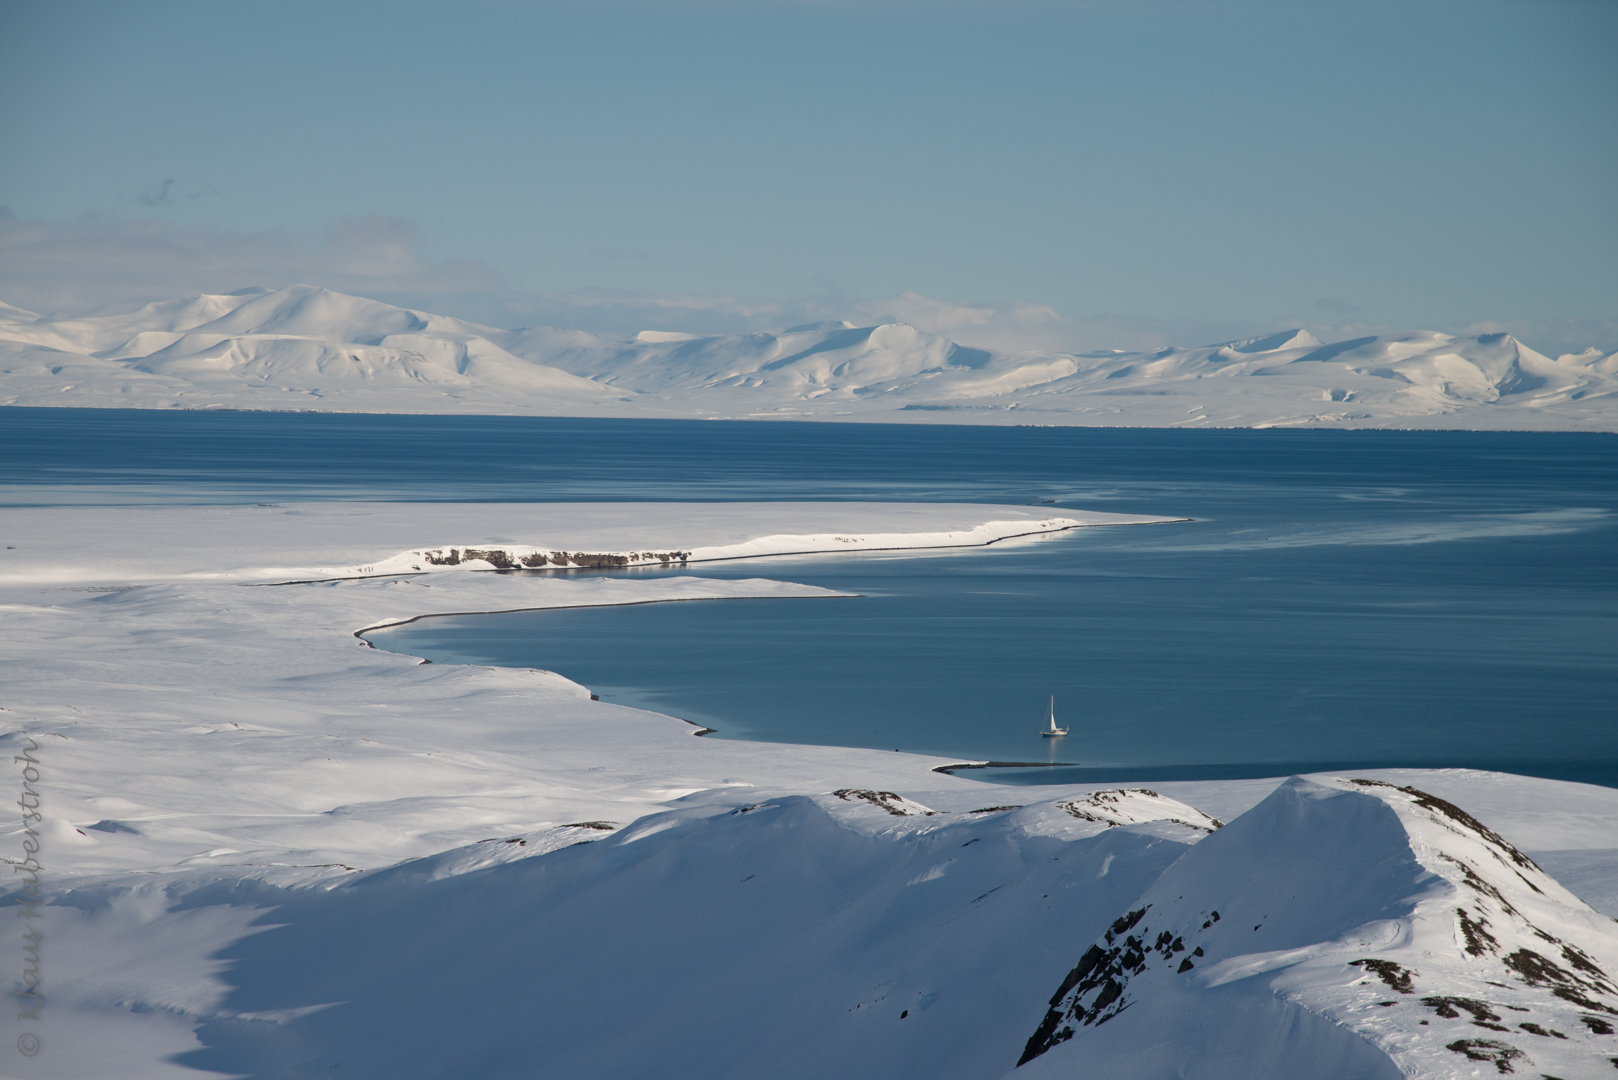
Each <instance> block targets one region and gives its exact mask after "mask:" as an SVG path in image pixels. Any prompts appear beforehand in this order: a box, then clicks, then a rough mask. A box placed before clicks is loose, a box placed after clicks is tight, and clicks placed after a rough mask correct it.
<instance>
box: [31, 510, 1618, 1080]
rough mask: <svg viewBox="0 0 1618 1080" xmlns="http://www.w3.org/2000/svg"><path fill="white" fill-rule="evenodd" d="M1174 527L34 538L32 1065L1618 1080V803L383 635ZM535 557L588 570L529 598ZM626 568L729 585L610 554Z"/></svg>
mask: <svg viewBox="0 0 1618 1080" xmlns="http://www.w3.org/2000/svg"><path fill="white" fill-rule="evenodd" d="M1168 520H1172V519H1168V518H1144V517H1135V518H1125V517H1121V516H1118V515H1101V514H1085V513H1080V512H1075V511H1070V510H1063V511H1062V512H1061V513H1060V515H1056V514H1053V513H1050V512H1049V511H1048V509H1047V508H1041V507H1026V506H1024V507H1014V506H976V505H972V506H968V505H921V504H904V505H899V504H868V505H866V504H859V505H855V504H745V503H732V504H708V505H701V504H683V505H682V504H633V505H629V504H577V505H558V504H551V505H546V504H504V505H422V504H414V505H405V504H341V503H322V504H303V505H281V506H242V507H219V506H198V507H184V506H165V507H162V508H141V507H129V508H117V509H106V508H94V509H90V508H74V507H60V508H33V509H29V508H23V509H12V510H8V511H7V512H6V515H5V519H4V531H5V536H4V538H3V542H4V550H0V644H3V648H4V655H5V658H6V680H5V698H4V700H3V701H0V706H3V711H0V731H3V733H4V734H3V735H0V739H3V743H4V745H5V747H6V748H7V750H8V753H9V754H10V755H11V756H12V757H13V759H14V760H17V761H21V762H22V764H21V765H20V766H17V769H18V771H17V773H16V775H15V777H14V783H15V784H16V785H17V786H18V789H19V790H22V787H23V785H24V784H25V783H26V784H27V785H28V790H31V791H34V792H36V793H37V794H36V795H35V796H34V798H36V799H37V802H38V805H39V807H40V813H41V816H40V818H39V819H38V820H35V821H27V820H25V821H23V822H21V823H16V824H13V825H11V826H9V827H8V828H7V830H6V835H5V837H4V838H3V839H0V844H3V845H6V846H7V847H8V848H9V850H8V851H6V852H4V854H5V856H6V857H7V858H8V859H10V860H11V861H12V862H13V863H14V864H17V865H19V866H26V862H27V859H28V858H34V859H35V862H36V864H37V865H40V866H43V869H42V870H38V871H37V876H38V878H39V881H40V883H41V893H42V895H43V897H44V898H45V902H43V903H40V904H37V905H34V906H32V907H30V904H32V899H31V894H30V893H29V892H28V891H27V889H26V887H24V888H22V889H19V888H18V887H17V886H15V885H13V886H12V887H11V889H10V894H11V897H12V900H13V902H14V903H17V904H19V905H21V906H20V907H19V911H36V912H37V913H38V915H39V918H38V919H37V920H19V923H18V929H17V931H16V933H17V935H18V936H17V938H16V943H17V945H18V946H19V947H21V945H22V944H23V942H22V938H21V936H20V935H21V934H22V933H23V932H24V931H25V930H26V929H27V928H28V927H31V926H35V927H38V928H39V930H40V932H41V934H42V938H41V939H40V941H37V942H35V945H36V946H37V948H38V949H40V950H42V953H41V954H40V955H41V956H42V959H41V970H42V971H43V982H42V983H41V986H42V989H43V992H44V1003H43V1006H42V1007H40V1008H38V1009H37V1010H36V1011H37V1013H38V1016H37V1019H36V1020H35V1021H33V1022H31V1023H30V1025H29V1026H27V1027H26V1031H27V1033H29V1034H32V1035H34V1036H35V1037H36V1038H38V1039H40V1040H42V1042H43V1045H44V1046H45V1047H46V1048H47V1051H48V1052H44V1053H40V1054H38V1055H37V1056H35V1057H31V1058H27V1059H24V1058H22V1057H16V1058H14V1059H13V1060H12V1061H10V1062H8V1063H7V1064H6V1065H4V1066H0V1072H4V1074H5V1075H16V1076H20V1077H30V1078H46V1077H62V1078H70V1077H71V1078H83V1077H114V1076H116V1077H119V1078H127V1080H142V1078H159V1077H163V1078H178V1077H185V1076H197V1075H199V1071H198V1070H202V1073H201V1074H202V1075H209V1074H211V1075H243V1074H250V1075H253V1076H258V1077H265V1078H271V1077H275V1078H281V1077H285V1078H292V1077H302V1076H309V1075H315V1074H319V1075H340V1076H345V1077H355V1078H366V1077H376V1078H379V1080H380V1078H396V1077H400V1076H461V1075H478V1076H489V1077H530V1076H579V1077H601V1078H624V1080H629V1078H637V1080H638V1078H643V1077H648V1076H670V1077H675V1076H678V1077H727V1078H728V1077H734V1078H738V1080H740V1078H752V1077H758V1076H763V1075H768V1076H779V1077H806V1078H807V1077H823V1076H827V1075H840V1076H849V1077H866V1076H871V1077H875V1076H913V1077H929V1078H935V1077H936V1078H951V1077H959V1078H963V1080H964V1078H998V1077H1008V1076H1019V1077H1021V1076H1036V1077H1046V1076H1078V1075H1083V1076H1104V1077H1130V1078H1153V1077H1168V1076H1177V1075H1184V1074H1185V1072H1184V1070H1185V1069H1186V1068H1188V1067H1189V1066H1190V1065H1191V1063H1196V1069H1195V1073H1194V1074H1195V1075H1197V1076H1208V1077H1232V1078H1235V1077H1250V1076H1258V1075H1273V1076H1309V1077H1322V1078H1325V1077H1345V1078H1346V1077H1384V1076H1385V1077H1395V1076H1419V1077H1451V1076H1454V1077H1460V1076H1472V1075H1499V1074H1506V1073H1516V1074H1520V1075H1540V1074H1545V1075H1552V1076H1559V1077H1563V1078H1571V1077H1586V1076H1589V1077H1594V1076H1607V1075H1610V1074H1611V1072H1612V1069H1613V1063H1612V1062H1613V1059H1618V1034H1614V1032H1615V1030H1618V984H1615V977H1618V923H1615V922H1614V920H1613V918H1612V917H1611V916H1614V915H1618V851H1614V849H1613V840H1612V837H1613V836H1614V835H1618V791H1614V790H1610V789H1606V788H1597V787H1589V786H1585V785H1578V784H1569V783H1561V782H1555V781H1548V780H1535V779H1530V778H1523V777H1515V776H1507V775H1503V774H1495V773H1480V772H1472V771H1465V770H1398V771H1386V770H1384V771H1378V772H1372V773H1367V774H1352V775H1344V776H1325V775H1320V776H1314V777H1310V778H1295V779H1291V780H1287V779H1285V778H1281V777H1276V778H1271V779H1267V780H1244V781H1228V782H1196V783H1190V782H1186V783H1169V784H1161V785H1155V784H1154V785H1151V790H1150V791H1147V790H1141V789H1139V788H1138V787H1136V788H1134V789H1132V790H1120V787H1121V785H1116V784H1113V785H1105V784H1104V785H1100V786H1099V787H1098V788H1091V787H1078V788H1074V787H1057V788H1041V787H1015V788H1013V787H998V786H995V785H990V784H985V783H981V782H978V781H974V780H971V779H968V778H965V777H963V776H955V775H951V774H947V773H940V772H938V771H936V770H937V769H938V767H940V766H942V765H946V764H950V763H951V762H949V761H948V760H946V759H940V758H931V757H925V756H921V755H913V754H901V753H891V752H890V753H883V752H877V751H870V750H857V749H844V748H836V747H819V746H798V745H776V744H764V743H746V742H739V741H719V740H714V739H700V738H694V737H692V736H693V734H694V733H695V729H694V728H693V727H692V726H691V725H689V724H687V723H684V722H682V721H679V720H676V719H674V718H672V717H668V716H662V715H659V714H656V713H650V712H644V711H639V710H635V709H630V708H625V707H622V706H617V705H613V704H610V703H607V702H602V701H593V700H591V696H590V693H589V690H588V688H586V687H583V686H579V685H577V684H575V683H573V682H570V681H568V680H567V679H565V678H563V677H561V676H559V675H556V674H553V673H551V672H546V671H540V670H531V669H527V670H524V669H500V668H483V667H469V666H455V665H444V664H423V663H421V662H419V661H418V660H417V659H416V658H413V657H409V656H404V655H399V654H394V653H388V652H384V651H380V650H376V649H372V648H370V647H368V646H367V644H366V643H365V642H364V641H363V640H360V639H358V638H356V636H355V633H356V631H359V630H362V629H364V628H366V627H370V626H376V625H380V624H385V623H389V622H396V621H402V620H404V619H408V618H413V617H416V616H420V615H431V614H434V613H442V612H452V611H454V612H465V611H493V610H511V609H519V608H541V607H566V606H577V605H585V604H629V603H649V602H658V601H669V600H699V599H711V600H716V601H717V600H731V599H742V598H747V597H797V598H802V600H803V602H805V603H814V602H817V601H824V600H830V599H831V598H833V597H836V596H837V595H839V594H836V593H831V592H828V591H827V590H824V589H818V588H813V587H808V586H804V585H798V584H794V583H792V582H790V581H782V580H773V579H768V578H764V577H758V578H751V579H743V580H718V579H704V578H702V577H700V576H696V575H697V573H698V572H699V571H700V566H699V565H698V561H699V559H701V558H712V559H720V558H725V559H730V558H742V557H757V556H766V555H771V554H786V553H792V552H804V551H823V550H833V551H837V550H851V549H856V550H857V549H864V550H870V549H889V550H891V549H894V548H906V547H909V548H917V549H923V548H939V547H950V546H957V547H964V546H970V545H973V544H984V543H991V542H994V543H1019V542H1036V541H1037V540H1038V539H1039V538H1040V537H1042V536H1048V535H1049V534H1051V533H1053V532H1056V531H1061V530H1067V529H1072V528H1084V527H1095V526H1100V525H1146V524H1153V523H1162V522H1165V521H1168ZM497 551H498V552H500V553H502V554H501V557H500V558H498V559H495V558H490V557H488V553H492V552H497ZM450 552H454V553H455V556H456V557H455V559H453V560H452V559H450V558H449V557H448V553H450ZM429 553H435V554H434V557H433V558H428V557H427V556H428V554H429ZM473 553H484V554H482V555H475V554H473ZM536 553H543V554H544V556H545V558H546V560H547V562H546V563H545V564H544V566H545V570H546V572H543V573H529V574H518V573H497V572H493V571H496V570H498V569H500V565H499V564H500V562H501V561H502V560H507V561H515V562H516V563H518V564H522V562H523V560H524V557H525V556H528V555H533V554H536ZM664 555H669V556H671V558H670V559H669V560H664V559H663V558H662V556H664ZM553 556H566V560H565V567H567V568H564V569H562V570H560V572H558V571H557V570H556V567H558V566H562V565H563V560H561V559H558V558H553ZM632 556H633V557H634V558H633V559H631V557H632ZM418 557H419V559H420V561H411V560H417V559H418ZM619 558H622V559H624V560H625V561H626V563H627V562H631V561H633V562H642V563H646V564H648V565H655V566H660V567H661V566H663V565H665V563H666V562H669V561H674V562H678V561H679V560H680V559H684V560H685V561H686V562H687V563H688V564H690V565H691V566H692V572H691V573H680V572H678V570H677V569H671V570H670V571H668V572H661V571H660V572H657V573H648V574H646V575H639V576H637V575H623V576H614V577H605V576H600V575H594V574H589V573H587V572H581V571H580V567H584V568H588V567H590V566H592V565H602V564H603V560H605V562H606V563H607V564H609V565H616V563H615V562H614V560H616V559H619ZM400 560H404V561H403V562H401V561H400ZM757 565H758V568H759V571H760V573H761V574H764V573H770V572H775V571H772V569H771V567H772V565H773V566H776V567H780V568H781V570H783V571H787V572H789V568H790V564H789V563H774V564H772V562H770V561H769V560H767V559H766V560H762V561H760V562H759V563H758V564H757ZM418 566H419V567H420V569H419V570H418V569H417V567H418ZM569 568H570V569H569ZM26 798H27V796H25V799H26ZM1016 804H1021V805H1016ZM28 830H32V832H31V833H30V832H29V831H28ZM30 835H32V836H33V838H34V839H33V840H32V841H29V842H32V843H33V844H34V845H35V849H36V850H35V851H34V852H33V853H31V854H27V855H25V848H24V846H23V845H24V842H25V841H26V840H28V837H29V836H30ZM31 872H32V871H31ZM1570 890H1571V891H1570ZM1592 905H1593V906H1592ZM18 1030H19V1031H22V1030H24V1029H23V1028H22V1027H19V1028H18ZM1019 1063H1021V1064H1019Z"/></svg>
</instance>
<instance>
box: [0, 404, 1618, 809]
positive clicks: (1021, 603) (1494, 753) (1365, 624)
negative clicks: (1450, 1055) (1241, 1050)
mask: <svg viewBox="0 0 1618 1080" xmlns="http://www.w3.org/2000/svg"><path fill="white" fill-rule="evenodd" d="M292 499H378V500H382V499H385V500H420V501H494V502H498V501H513V502H531V501H587V500H603V501H634V500H658V501H662V500H685V499H689V500H705V501H709V500H719V501H724V500H759V499H770V500H776V499H786V500H823V499H849V500H915V501H952V502H990V503H1013V504H1036V503H1037V504H1046V505H1049V506H1051V507H1053V508H1054V509H1057V510H1059V509H1061V508H1064V507H1068V508H1073V509H1081V510H1107V511H1115V512H1120V513H1141V514H1160V515H1167V516H1184V517H1190V518H1193V519H1194V520H1193V521H1191V522H1188V523H1184V524H1175V525H1159V526H1150V527H1139V528H1116V529H1093V530H1081V531H1078V532H1074V533H1069V534H1065V535H1063V536H1060V537H1058V538H1054V539H1050V540H1046V541H1042V542H1038V543H1033V544H1026V545H1018V546H1008V547H1004V548H1001V547H990V548H987V549H981V550H974V551H968V552H960V553H949V554H929V555H918V556H908V555H907V556H898V555H894V554H891V553H889V554H872V555H863V556H861V555H839V556H827V557H813V558H791V559H769V560H758V561H749V562H741V563H727V564H715V565H711V566H698V567H694V568H691V569H689V570H686V571H680V572H683V573H694V574H697V575H699V576H708V577H727V578H729V577H758V576H769V577H777V578H783V579H787V580H792V581H800V582H806V583H809V584H813V585H822V586H826V587H828V588H833V589H838V590H843V591H848V592H854V593H858V594H860V595H859V596H858V597H857V598H854V599H839V600H749V601H717V602H712V603H687V604H672V605H651V606H641V607H633V608H618V609H611V608H608V609H589V610H581V611H569V612H536V613H526V614H510V615H498V616H481V617H473V618H455V619H425V620H422V621H420V622H418V623H415V624H412V625H411V626H409V627H405V628H401V629H397V630H392V631H387V632H384V633H378V634H375V635H373V640H374V641H375V642H376V644H377V645H378V646H380V647H383V648H388V649H396V650H400V651H404V652H409V653H413V654H416V655H420V656H425V657H428V658H430V659H432V660H434V661H436V662H467V663H484V664H502V665H517V666H524V667H543V668H548V669H551V670H554V671H558V672H560V673H562V674H564V675H566V676H568V677H569V678H571V679H574V680H576V681H578V682H580V683H583V684H585V685H587V686H589V687H590V688H591V689H592V690H593V691H595V692H597V693H599V694H601V696H602V697H603V698H605V699H607V700H612V701H619V702H622V703H625V704H632V705H637V706H643V707H647V708H654V709H658V710H660V711H663V712H669V713H672V714H674V715H676V716H680V717H684V718H686V719H689V720H692V721H693V722H696V723H700V724H702V725H704V726H707V727H711V728H714V729H716V732H715V734H713V735H710V736H709V737H710V738H740V739H758V740H772V741H782V742H801V743H824V744H836V745H846V746H865V747H874V748H878V749H887V750H893V749H901V750H907V751H916V752H925V753H931V754H939V755H945V756H952V757H958V758H960V759H961V760H963V761H965V760H994V761H1014V762H1029V761H1034V762H1060V763H1064V764H1063V766H1062V767H1060V768H1057V769H1054V770H1053V769H1051V768H1048V767H1042V768H1030V769H1005V770H983V771H978V772H975V773H967V774H963V775H975V776H977V777H979V778H982V779H994V780H997V781H1001V782H1022V781H1027V782H1053V781H1055V780H1058V779H1060V780H1064V781H1067V780H1072V781H1075V782H1077V781H1082V780H1084V779H1087V778H1089V777H1092V776H1094V777H1097V778H1100V777H1106V778H1108V779H1116V780H1129V781H1137V780H1138V781H1149V780H1153V779H1160V780H1161V779H1191V778H1214V777H1242V776H1270V775H1276V774H1278V773H1287V772H1299V771H1308V770H1316V769H1328V768H1330V769H1336V768H1355V767H1363V768H1368V767H1375V766H1439V767H1441V766H1470V767H1476V768H1487V769H1499V770H1503V771H1508V772H1520V773H1527V774H1532V775H1537V776H1549V777H1556V778H1561V779H1572V780H1584V781H1587V782H1593V783H1601V784H1607V785H1611V786H1618V706H1615V702H1618V437H1615V436H1612V435H1601V434H1523V433H1470V432H1333V431H1207V430H1199V431H1174V430H1139V429H1097V428H988V427H950V426H910V425H903V426H899V425H893V426H889V425H872V424H819V423H780V422H776V423H745V422H705V421H640V420H622V421H620V420H583V419H533V418H509V417H443V416H440V417H405V416H345V415H333V414H309V413H303V414H295V413H226V412H155V411H152V412H148V411H137V410H119V411H101V410H67V409H61V410H57V409H10V408H8V409H0V505H12V506H17V505H54V504H65V503H77V504H106V505H113V504H129V503H152V502H158V503H162V502H169V503H172V502H199V503H208V502H259V501H270V500H274V501H287V500H292ZM0 516H3V514H0ZM570 572H572V573H590V574H594V573H599V571H587V572H586V571H570ZM627 573H630V574H660V573H666V571H650V570H647V571H628V572H627ZM1053 694H1054V695H1055V698H1056V708H1057V713H1058V718H1059V720H1060V721H1061V722H1062V723H1064V724H1066V725H1067V726H1068V727H1069V728H1070V730H1071V734H1070V735H1069V736H1068V737H1067V738H1066V739H1061V740H1051V739H1042V738H1041V737H1040V736H1039V735H1038V733H1037V732H1038V728H1039V726H1040V724H1041V722H1042V720H1043V717H1044V713H1045V709H1046V702H1047V699H1048V698H1049V696H1050V695H1053Z"/></svg>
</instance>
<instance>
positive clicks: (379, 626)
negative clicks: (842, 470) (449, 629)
mask: <svg viewBox="0 0 1618 1080" xmlns="http://www.w3.org/2000/svg"><path fill="white" fill-rule="evenodd" d="M311 584H314V583H311ZM860 595H862V594H860V593H845V592H832V591H831V590H829V589H827V590H825V591H823V592H818V593H810V594H797V595H792V594H787V595H783V596H670V597H667V598H664V599H658V600H617V601H612V602H610V603H605V604H541V605H539V606H538V607H517V608H485V609H483V610H480V611H429V612H425V613H423V614H421V615H412V616H410V617H409V618H408V619H392V620H389V621H387V622H379V623H373V624H371V625H370V626H362V627H360V628H359V629H358V630H355V631H354V636H355V637H357V638H359V639H360V640H361V641H364V642H365V644H366V646H367V647H369V648H372V649H374V648H376V645H375V644H373V643H372V642H370V641H366V639H365V637H364V635H366V634H369V633H370V632H371V631H373V630H387V629H390V628H392V627H395V626H408V625H410V624H411V623H413V622H420V621H421V620H422V619H448V618H451V617H454V616H457V615H513V614H516V613H517V612H519V611H579V610H582V609H584V608H605V607H644V606H646V605H647V604H690V603H698V602H705V601H709V600H848V599H853V598H855V597H858V596H860ZM382 651H383V652H390V651H392V650H389V649H383V650H382ZM473 666H481V665H473ZM570 681H571V680H570ZM674 719H676V720H679V719H681V718H680V717H678V716H676V717H674ZM684 722H685V723H687V724H690V723H691V721H689V720H686V721H684ZM693 726H695V727H701V726H702V725H700V724H696V725H693ZM708 730H713V729H711V728H710V729H708Z"/></svg>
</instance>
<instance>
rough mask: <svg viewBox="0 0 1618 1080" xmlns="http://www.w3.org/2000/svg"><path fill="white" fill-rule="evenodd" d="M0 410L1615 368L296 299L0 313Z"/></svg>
mask: <svg viewBox="0 0 1618 1080" xmlns="http://www.w3.org/2000/svg"><path fill="white" fill-rule="evenodd" d="M0 405H21V406H79V407H110V408H174V407H179V408H189V409H218V408H228V409H267V410H323V411H337V412H390V413H486V414H514V415H538V416H625V417H629V416H638V417H685V418H733V419H814V420H844V421H885V422H909V423H951V424H963V423H971V424H1057V425H1091V426H1132V427H1181V426H1190V427H1278V426H1284V427H1336V428H1343V427H1349V428H1352V427H1373V428H1463V429H1484V430H1535V431H1613V430H1618V355H1609V354H1605V353H1603V352H1601V351H1599V350H1596V349H1588V350H1585V351H1584V352H1580V353H1569V354H1566V355H1562V356H1557V357H1550V356H1545V355H1542V354H1540V353H1538V352H1535V351H1534V350H1533V349H1532V348H1529V347H1528V346H1527V345H1524V344H1523V343H1521V342H1519V341H1517V340H1516V339H1514V338H1512V337H1511V336H1510V335H1507V334H1481V335H1473V336H1469V337H1456V336H1453V335H1449V334H1441V333H1434V332H1428V331H1411V332H1401V333H1381V334H1374V335H1370V336H1363V337H1356V338H1351V339H1348V340H1344V341H1335V342H1323V341H1321V340H1319V339H1317V338H1316V337H1314V336H1313V335H1312V334H1310V333H1309V332H1307V331H1304V330H1288V331H1283V332H1279V333H1273V334H1269V335H1266V336H1263V337H1258V338H1254V339H1251V340H1246V341H1232V342H1225V343H1222V344H1217V345H1206V346H1200V347H1194V348H1181V347H1168V348H1163V349H1158V350H1155V351H1151V352H1119V351H1110V350H1109V351H1103V352H1085V353H1040V352H1016V351H994V350H986V349H976V348H968V347H965V346H962V345H960V344H958V343H956V342H954V341H951V340H949V339H948V338H945V337H941V336H938V335H936V334H928V333H924V332H922V331H920V330H917V329H915V328H914V327H912V326H909V325H906V324H904V323H888V324H883V325H876V326H856V325H853V324H851V323H842V322H837V323H816V324H813V325H806V326H797V327H791V328H787V329H783V330H779V331H775V332H769V333H753V334H739V335H731V336H717V337H699V336H695V335H691V334H685V333H671V332H663V331H658V330H655V329H653V330H646V331H643V332H641V333H639V334H638V335H636V336H634V337H633V338H628V339H620V338H611V337H603V336H599V335H594V334H589V333H584V332H582V331H572V330H565V329H554V328H551V327H545V326H539V327H527V328H523V329H516V330H503V329H497V328H494V327H489V326H481V325H478V324H475V323H470V322H466V321H464V320H460V319H455V318H449V317H446V316H442V315H435V314H432V313H430V312H426V311H417V310H409V309H405V308H400V307H395V306H393V305H390V304H384V303H380V302H377V301H373V300H366V299H362V298H359V297H354V296H346V295H343V294H341V293H334V292H330V291H327V290H325V289H318V288H314V287H311V286H305V285H297V286H290V287H287V288H281V289H276V290H273V291H266V290H260V289H250V290H246V291H244V292H240V293H232V294H229V295H204V296H194V297H188V298H183V299H177V300H172V301H166V302H162V303H153V304H146V305H141V306H125V307H116V308H110V309H105V310H101V311H96V312H91V313H88V314H85V315H78V316H49V317H47V316H40V315H36V314H34V313H32V312H28V311H24V310H22V309H20V308H16V307H10V306H7V305H4V304H0Z"/></svg>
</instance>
